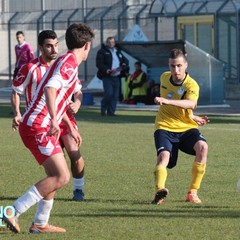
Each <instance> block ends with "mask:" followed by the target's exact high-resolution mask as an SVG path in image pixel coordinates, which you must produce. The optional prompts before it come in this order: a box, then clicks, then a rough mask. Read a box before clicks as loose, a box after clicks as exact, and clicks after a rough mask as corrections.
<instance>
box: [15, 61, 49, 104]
mask: <svg viewBox="0 0 240 240" xmlns="http://www.w3.org/2000/svg"><path fill="white" fill-rule="evenodd" d="M48 68H49V66H48V65H47V64H45V63H44V61H43V60H42V57H39V58H36V59H34V60H33V61H32V62H30V63H28V64H25V65H23V66H22V67H21V69H20V70H19V72H18V74H17V76H16V78H15V79H14V80H13V85H12V89H13V90H14V91H15V92H17V93H19V94H24V95H25V100H26V105H27V106H28V105H29V103H30V101H31V100H32V98H33V96H34V95H35V92H36V89H37V86H38V84H39V83H40V81H41V80H42V78H43V75H44V74H45V73H46V71H47V70H48Z"/></svg>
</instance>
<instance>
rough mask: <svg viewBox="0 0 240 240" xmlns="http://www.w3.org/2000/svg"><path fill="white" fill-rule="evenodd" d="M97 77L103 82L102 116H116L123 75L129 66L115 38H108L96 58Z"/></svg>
mask: <svg viewBox="0 0 240 240" xmlns="http://www.w3.org/2000/svg"><path fill="white" fill-rule="evenodd" d="M96 66H97V68H98V72H97V77H98V78H99V79H101V80H102V82H103V90H104V93H103V98H102V101H101V115H102V116H105V115H107V116H115V111H116V107H117V101H118V99H119V91H120V90H119V88H120V81H121V73H122V71H123V70H124V69H125V68H126V67H127V66H128V59H127V58H126V57H125V56H124V55H123V54H122V52H121V51H120V49H119V48H117V46H116V41H115V38H114V37H108V38H107V40H106V44H105V45H104V44H103V45H102V47H101V49H99V50H98V52H97V56H96Z"/></svg>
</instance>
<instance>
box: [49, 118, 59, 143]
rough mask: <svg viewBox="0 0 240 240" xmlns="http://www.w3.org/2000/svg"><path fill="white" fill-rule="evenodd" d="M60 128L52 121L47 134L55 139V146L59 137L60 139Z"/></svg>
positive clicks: (55, 121)
mask: <svg viewBox="0 0 240 240" xmlns="http://www.w3.org/2000/svg"><path fill="white" fill-rule="evenodd" d="M60 133H61V131H60V127H59V125H58V122H57V120H55V119H52V121H51V125H50V129H49V131H48V132H47V136H54V137H55V144H56V143H57V142H58V140H59V137H60Z"/></svg>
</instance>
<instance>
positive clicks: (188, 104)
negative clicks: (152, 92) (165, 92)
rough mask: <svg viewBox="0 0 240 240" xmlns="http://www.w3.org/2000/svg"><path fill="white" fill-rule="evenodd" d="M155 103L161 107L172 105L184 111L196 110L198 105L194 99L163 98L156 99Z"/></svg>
mask: <svg viewBox="0 0 240 240" xmlns="http://www.w3.org/2000/svg"><path fill="white" fill-rule="evenodd" d="M154 102H155V104H159V105H172V106H175V107H180V108H184V109H195V108H196V105H197V103H196V101H195V100H192V99H182V100H172V99H167V98H163V97H155V99H154Z"/></svg>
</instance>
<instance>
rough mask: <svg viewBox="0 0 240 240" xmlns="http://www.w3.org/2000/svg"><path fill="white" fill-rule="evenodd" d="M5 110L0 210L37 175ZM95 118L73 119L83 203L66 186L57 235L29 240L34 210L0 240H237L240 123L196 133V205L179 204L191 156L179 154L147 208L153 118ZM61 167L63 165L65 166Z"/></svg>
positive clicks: (125, 114)
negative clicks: (202, 168)
mask: <svg viewBox="0 0 240 240" xmlns="http://www.w3.org/2000/svg"><path fill="white" fill-rule="evenodd" d="M10 111H11V110H10V106H9V105H6V104H5V105H4V104H1V105H0V143H1V144H0V169H1V180H0V206H7V205H11V204H12V203H13V202H14V201H15V199H16V198H18V197H19V196H21V195H22V194H23V193H24V192H25V191H26V190H27V189H28V188H29V187H30V186H31V185H32V184H34V183H36V182H37V181H38V180H39V179H41V178H42V177H43V176H44V171H43V169H42V167H40V166H39V165H38V164H37V163H36V161H35V160H34V159H33V157H32V155H31V154H30V152H28V150H27V149H25V147H24V146H23V144H22V142H21V140H20V137H19V134H18V132H13V131H12V130H11V121H12V116H11V115H9V112H10ZM117 114H118V116H117V117H101V116H100V114H99V111H98V110H93V109H86V108H85V109H84V108H83V109H82V110H80V112H79V113H78V115H77V120H78V127H79V129H80V132H81V135H82V138H83V144H82V147H81V152H82V154H83V156H84V158H85V163H86V174H85V180H86V185H85V196H86V201H84V202H82V203H77V202H73V201H71V198H72V185H71V183H70V184H69V185H68V186H66V187H65V188H64V189H62V190H60V191H59V192H58V193H57V195H56V198H55V203H54V207H53V210H52V214H51V218H50V223H51V224H54V225H58V226H61V227H64V228H66V229H67V233H65V234H58V235H57V234H48V235H44V236H43V235H31V234H29V233H28V228H29V226H30V224H31V222H32V220H33V217H34V213H35V209H36V207H35V206H34V207H32V208H31V209H30V210H29V211H27V212H26V213H25V214H23V215H21V217H20V227H21V231H22V232H21V233H20V234H13V233H11V232H10V231H7V230H6V228H4V227H2V228H1V229H0V230H1V231H0V239H1V240H15V239H23V240H28V239H58V240H61V239H72V240H78V239H82V240H84V239H104V240H105V239H123V240H128V239H163V240H164V239H168V240H171V239H173V240H181V239H184V240H185V239H187V240H188V239H191V240H195V239H201V240H202V239H214V240H216V239H224V240H228V239H229V240H232V239H239V238H240V228H239V220H240V193H239V192H238V191H237V188H236V183H237V180H238V178H239V177H240V174H239V170H240V166H239V158H240V157H239V134H240V128H239V123H240V117H217V116H212V117H210V121H211V122H210V123H209V124H208V125H207V126H205V127H202V128H201V132H202V133H203V134H204V136H205V137H206V138H207V140H208V143H209V157H208V165H207V171H206V175H205V178H204V180H203V182H202V186H201V189H200V191H199V196H200V198H201V199H202V201H203V204H202V205H193V204H189V203H186V202H185V197H186V193H187V190H188V186H189V183H190V178H191V166H192V161H193V157H192V156H188V155H186V154H180V156H179V161H178V165H177V167H176V168H174V169H172V170H170V171H169V172H168V180H167V187H168V189H169V191H170V195H169V196H168V198H167V199H166V201H165V203H164V205H161V206H155V205H152V204H150V202H151V200H152V198H153V195H154V181H153V170H154V166H155V161H156V156H155V155H156V154H155V147H154V141H153V131H154V125H153V123H154V118H155V114H156V112H148V111H118V112H117ZM67 161H68V162H69V160H67Z"/></svg>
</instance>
